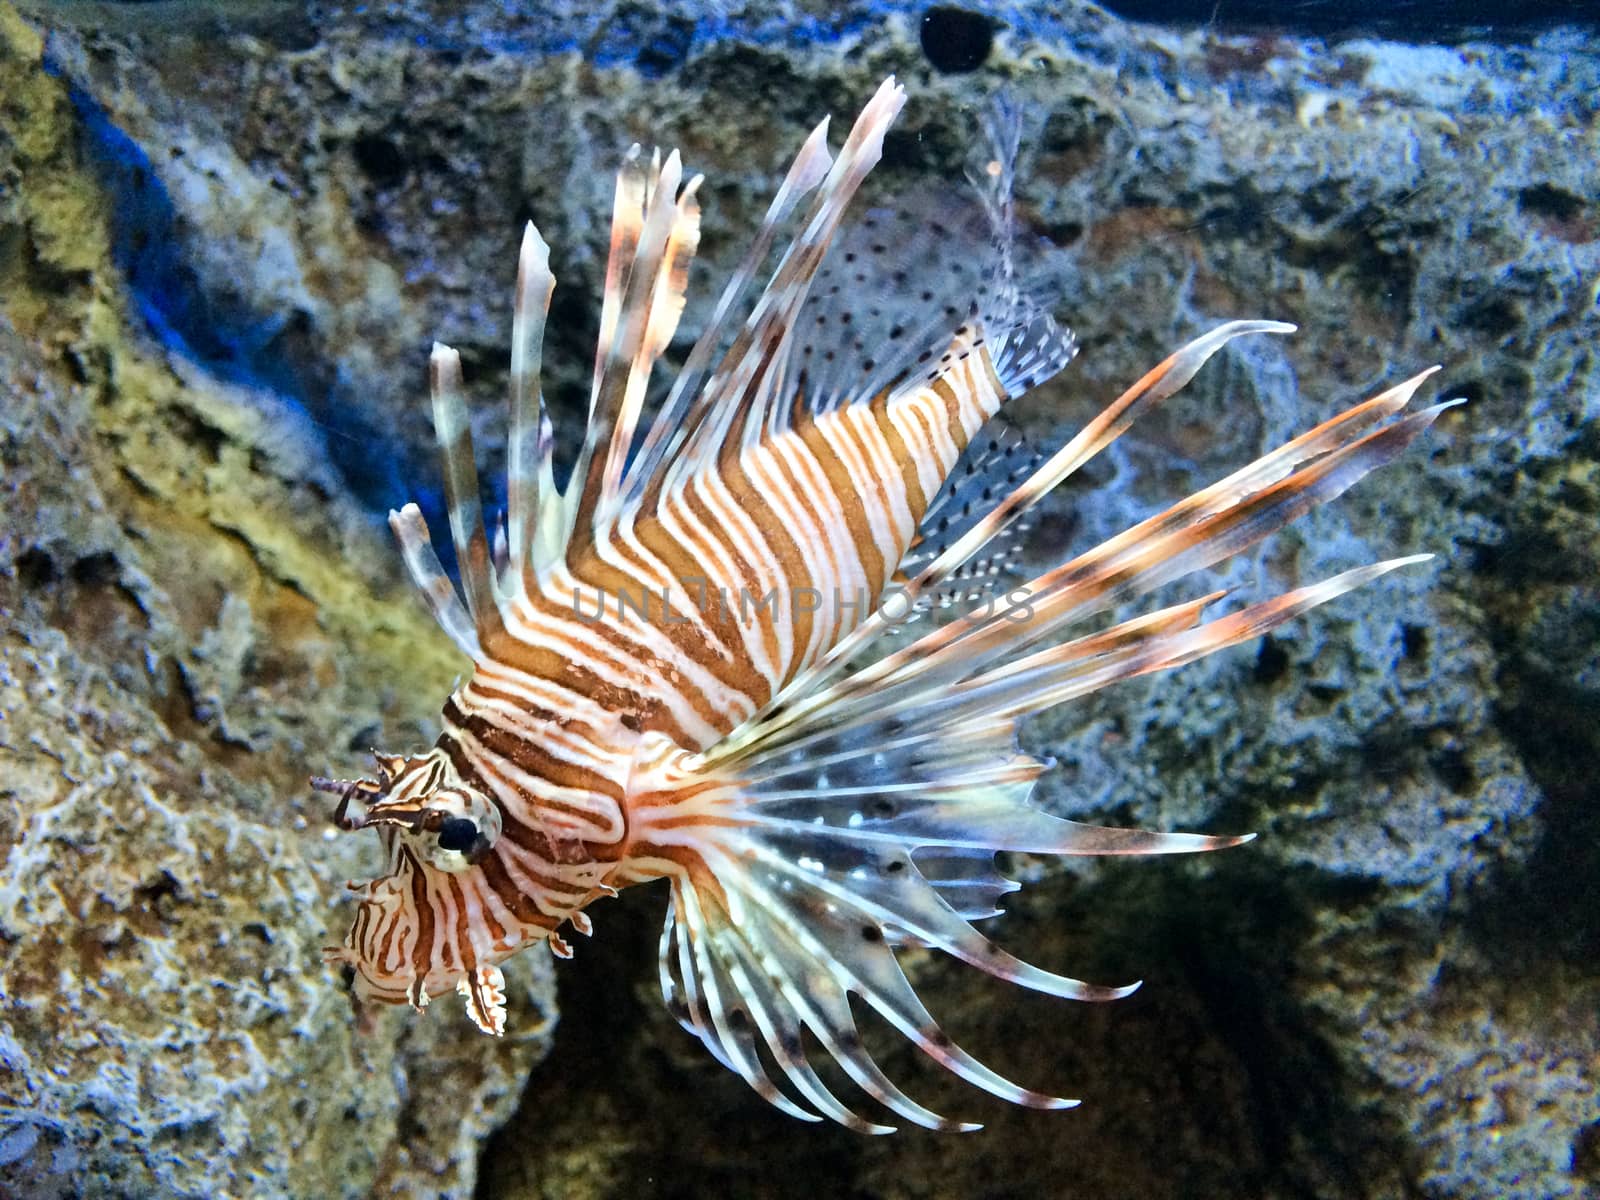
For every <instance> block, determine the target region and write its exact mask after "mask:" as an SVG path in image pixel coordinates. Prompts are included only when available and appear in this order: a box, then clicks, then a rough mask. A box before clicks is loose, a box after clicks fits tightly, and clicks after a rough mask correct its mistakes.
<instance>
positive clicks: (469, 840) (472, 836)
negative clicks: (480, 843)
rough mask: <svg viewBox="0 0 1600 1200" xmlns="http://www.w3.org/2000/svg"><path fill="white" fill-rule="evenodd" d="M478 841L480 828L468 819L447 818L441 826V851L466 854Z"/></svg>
mask: <svg viewBox="0 0 1600 1200" xmlns="http://www.w3.org/2000/svg"><path fill="white" fill-rule="evenodd" d="M477 840H478V827H477V826H476V825H475V824H473V823H472V822H471V821H469V820H467V818H466V817H447V818H445V822H444V824H443V825H440V826H439V849H441V850H454V851H456V852H457V853H459V854H465V853H467V852H468V851H469V850H471V849H472V847H473V844H474V843H475V842H476V841H477Z"/></svg>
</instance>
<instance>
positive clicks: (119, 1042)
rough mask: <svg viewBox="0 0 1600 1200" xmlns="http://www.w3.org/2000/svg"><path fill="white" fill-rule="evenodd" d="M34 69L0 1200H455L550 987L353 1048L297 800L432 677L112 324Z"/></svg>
mask: <svg viewBox="0 0 1600 1200" xmlns="http://www.w3.org/2000/svg"><path fill="white" fill-rule="evenodd" d="M42 52H43V47H42V45H41V42H40V39H39V38H38V36H37V35H36V34H35V33H34V31H32V30H31V29H29V28H28V27H27V26H26V25H24V24H23V23H22V22H21V21H20V20H19V19H18V17H17V16H16V14H15V13H13V12H12V11H10V10H9V9H5V8H0V96H4V101H3V103H0V181H3V185H0V280H3V284H0V396H3V401H0V1193H4V1194H6V1195H15V1196H26V1197H51V1196H59V1197H79V1196H105V1197H146V1196H148V1197H190V1196H193V1197H233V1196H237V1197H246V1196H250V1197H256V1196H346V1195H347V1196H365V1195H371V1194H386V1195H387V1194H394V1195H415V1194H443V1195H456V1196H467V1195H470V1194H471V1191H472V1187H473V1181H474V1180H475V1178H476V1174H477V1147H478V1144H479V1142H480V1141H481V1140H482V1138H483V1137H484V1136H485V1134H486V1133H487V1132H488V1131H489V1130H490V1129H492V1128H493V1127H494V1126H495V1125H497V1124H498V1123H499V1121H500V1120H501V1119H502V1118H503V1116H504V1115H505V1113H506V1112H508V1111H509V1109H510V1107H511V1105H512V1104H514V1102H515V1100H516V1098H517V1096H518V1094H519V1091H520V1086H521V1083H522V1080H523V1077H524V1075H525V1073H526V1070H527V1067H528V1065H529V1064H530V1063H531V1062H533V1061H535V1060H536V1059H537V1058H538V1057H539V1056H540V1055H541V1054H542V1052H543V1050H544V1047H545V1045H546V1033H547V1031H548V1029H549V1026H550V1022H549V1018H550V1016H551V1015H552V1014H553V1011H554V1007H553V997H552V995H551V990H550V981H549V976H548V974H547V973H546V972H544V971H543V970H542V969H541V967H542V964H537V963H535V962H533V961H532V960H530V961H529V962H528V963H525V964H522V970H521V971H520V972H519V973H518V975H517V976H515V977H514V980H513V987H512V993H513V1002H514V1003H515V1005H516V1006H517V1008H518V1009H519V1011H520V1013H521V1020H520V1022H519V1027H518V1029H517V1031H516V1032H515V1035H514V1036H512V1037H508V1038H506V1039H504V1040H501V1041H496V1040H494V1039H489V1038H484V1037H481V1036H479V1035H478V1034H477V1033H476V1032H475V1031H474V1030H473V1029H472V1028H471V1026H470V1024H469V1023H468V1022H467V1021H466V1018H465V1015H464V1014H463V1013H461V1012H459V1011H457V1007H458V1006H456V1005H441V1006H440V1008H441V1009H447V1010H449V1011H444V1012H435V1013H434V1014H432V1018H431V1019H429V1020H408V1019H406V1018H404V1017H402V1016H400V1015H399V1014H386V1015H384V1016H383V1017H382V1018H380V1020H379V1021H378V1022H377V1025H376V1029H375V1030H374V1031H373V1032H372V1033H371V1034H369V1035H366V1036H363V1035H360V1034H358V1033H357V1031H356V1027H355V1022H354V1021H353V1019H352V1013H351V1009H350V1005H349V1003H348V1000H347V998H346V995H345V989H344V982H343V980H341V978H340V975H339V972H338V971H337V970H336V969H334V968H331V967H329V966H326V965H324V963H323V962H322V957H321V947H322V946H323V945H325V944H327V943H331V942H336V941H338V940H339V939H340V938H341V937H342V936H343V933H344V928H345V924H346V922H347V921H348V918H349V908H348V905H347V902H346V901H345V900H344V899H343V887H342V884H343V881H344V880H345V879H347V878H360V877H362V876H364V875H367V874H370V873H371V870H372V867H373V865H374V864H373V863H372V861H371V858H370V855H371V853H372V850H373V849H374V848H373V847H370V846H359V845H352V844H350V840H349V839H341V840H340V841H338V842H331V841H329V840H328V839H327V837H326V836H325V834H326V833H327V832H329V826H328V816H327V809H326V805H325V803H324V802H323V800H322V799H321V798H316V799H313V798H311V797H309V796H308V795H307V793H306V788H305V776H306V775H307V774H308V773H309V772H310V771H312V770H318V771H321V770H327V769H329V768H335V769H347V770H350V769H358V768H359V767H360V766H361V765H362V764H361V761H360V760H361V757H362V755H363V754H364V749H365V747H366V746H367V745H369V744H381V745H385V746H390V747H396V746H399V747H404V746H410V745H415V744H417V743H420V742H422V741H423V740H424V738H425V736H426V734H427V729H428V722H429V719H430V712H429V709H430V706H431V704H432V703H433V697H434V696H436V695H439V694H441V693H442V691H443V690H444V689H445V688H447V687H448V684H449V681H450V678H451V676H452V673H453V672H454V671H455V670H457V669H458V667H457V666H456V664H455V663H454V662H453V661H452V660H451V658H450V656H449V655H448V653H447V652H446V651H445V650H443V649H442V648H441V647H440V645H439V641H438V638H437V636H436V635H435V634H434V633H433V632H432V631H431V630H430V629H429V628H428V626H427V624H426V618H425V617H424V616H423V615H421V614H419V613H418V612H417V610H416V609H415V607H414V605H413V604H412V603H411V601H410V599H409V597H407V596H406V595H405V594H404V592H403V591H402V590H401V586H400V583H399V580H398V579H397V578H396V577H395V571H394V569H393V566H392V564H391V562H390V558H389V554H388V551H387V547H386V546H385V545H384V542H383V539H382V536H381V533H380V529H379V528H378V526H377V525H376V523H375V522H374V521H372V520H371V519H370V517H369V516H368V515H367V514H365V513H363V512H362V511H360V510H359V509H358V508H357V507H356V506H355V505H353V504H352V503H351V502H350V501H349V500H348V499H346V498H345V493H344V488H343V486H342V484H341V483H340V481H339V480H338V478H337V476H336V475H335V474H334V473H333V472H332V471H331V470H330V468H329V467H328V466H327V465H326V458H325V455H324V453H323V452H322V450H321V448H320V446H319V445H318V443H317V441H316V439H315V438H313V437H311V436H310V435H309V434H308V433H307V430H306V428H305V427H304V426H303V425H296V424H295V423H294V422H293V421H292V420H289V419H286V418H285V416H284V414H283V412H282V411H281V407H282V406H281V405H275V404H274V402H273V401H272V399H271V397H270V396H268V395H267V394H265V393H262V392H251V391H247V390H244V389H241V388H238V387H231V386H228V385H225V384H222V383H219V382H218V381H217V380H216V379H215V378H213V377H210V376H208V375H207V374H206V373H205V372H203V371H194V370H192V368H191V366H190V365H189V364H187V363H185V362H184V361H183V360H182V359H181V358H180V357H175V356H174V357H169V356H168V355H167V354H165V353H163V352H162V351H161V350H160V349H159V347H157V346H156V345H155V343H153V342H152V341H151V340H150V338H149V337H148V335H147V334H146V333H145V331H144V330H143V327H142V324H141V322H139V321H138V320H137V318H136V317H135V316H134V315H133V314H132V312H131V311H130V303H129V297H128V296H127V294H126V292H125V290H124V281H123V279H122V278H121V276H120V274H119V272H118V271H117V270H116V269H115V268H114V267H113V265H112V260H111V249H110V244H109V241H110V235H109V217H110V214H111V207H112V205H113V203H114V200H113V198H112V197H110V196H108V195H107V194H106V193H105V192H104V190H103V188H102V186H101V184H100V183H99V182H98V181H97V180H96V179H95V178H94V177H93V176H92V175H91V174H90V173H89V172H88V170H87V167H86V164H85V153H84V147H83V141H82V139H83V134H82V129H81V126H80V123H79V121H78V119H77V117H76V116H75V114H74V109H73V106H72V104H71V102H70V99H69V95H68V90H67V87H66V85H65V84H64V83H63V82H62V81H61V80H59V79H57V78H52V77H51V76H50V75H48V74H47V73H46V72H45V71H43V70H42V69H41V61H42Z"/></svg>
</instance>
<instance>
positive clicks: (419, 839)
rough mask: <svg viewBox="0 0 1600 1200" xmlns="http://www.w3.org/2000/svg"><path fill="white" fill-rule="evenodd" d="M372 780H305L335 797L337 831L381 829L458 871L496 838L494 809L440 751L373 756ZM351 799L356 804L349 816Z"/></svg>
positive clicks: (421, 856) (439, 866)
mask: <svg viewBox="0 0 1600 1200" xmlns="http://www.w3.org/2000/svg"><path fill="white" fill-rule="evenodd" d="M373 757H374V758H375V759H376V760H377V764H378V778H377V779H324V778H321V777H317V778H314V779H312V780H311V786H312V787H313V788H314V789H315V790H317V791H319V792H330V793H332V794H333V795H336V796H338V797H339V807H338V809H337V811H336V812H335V813H334V823H335V824H337V825H338V826H339V827H340V828H341V829H346V830H351V829H374V828H375V829H382V830H385V831H388V832H389V833H390V835H391V837H392V838H393V839H394V840H395V841H397V842H398V843H399V844H400V845H401V846H402V847H404V848H405V849H406V850H408V851H410V853H411V855H412V856H413V857H414V858H415V859H417V860H418V861H420V862H423V863H426V864H427V865H428V866H430V867H433V868H435V869H436V870H440V871H447V872H449V873H451V874H459V873H461V872H462V871H466V870H468V869H470V868H471V867H473V866H475V865H477V864H478V863H480V862H482V861H483V859H484V858H485V857H487V855H488V854H489V851H490V850H492V849H493V848H494V844H495V842H496V840H497V839H498V838H499V837H500V810H499V809H498V808H497V807H495V805H494V803H493V802H492V801H491V800H490V799H489V797H487V796H485V795H484V794H483V793H482V792H480V791H478V790H477V789H476V788H473V787H472V786H471V785H469V784H468V783H467V782H466V781H465V780H463V779H462V778H461V776H460V775H459V774H458V773H457V771H456V769H455V766H454V764H453V763H452V762H451V761H450V758H449V756H448V755H447V754H445V753H444V752H443V751H442V750H429V751H428V752H427V753H425V754H419V755H415V756H409V757H403V756H401V755H397V754H375V755H374V756H373ZM353 803H359V804H361V805H362V808H363V811H362V812H361V813H360V814H359V815H354V816H352V815H351V812H350V808H351V805H352V804H353Z"/></svg>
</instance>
